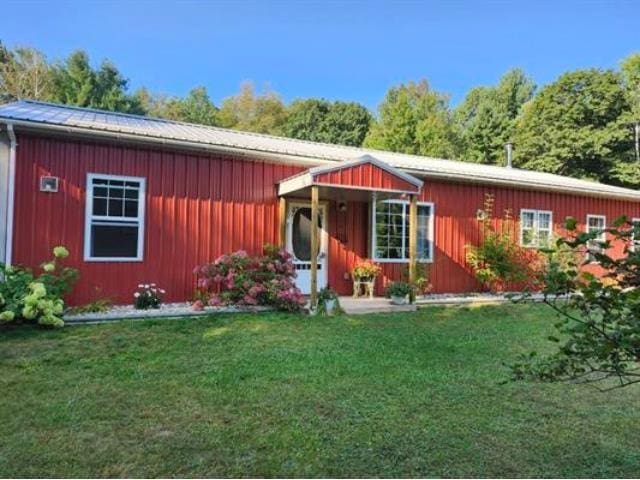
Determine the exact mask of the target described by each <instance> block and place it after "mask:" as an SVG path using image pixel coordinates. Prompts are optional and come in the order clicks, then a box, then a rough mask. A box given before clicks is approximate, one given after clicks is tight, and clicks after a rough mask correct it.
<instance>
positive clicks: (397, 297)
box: [385, 282, 413, 305]
mask: <svg viewBox="0 0 640 480" xmlns="http://www.w3.org/2000/svg"><path fill="white" fill-rule="evenodd" d="M412 291H413V287H412V286H411V285H409V284H408V283H407V282H391V283H390V284H389V285H387V288H386V289H385V294H386V296H387V298H390V299H391V303H393V304H394V305H406V304H407V303H409V295H410V294H411V292H412Z"/></svg>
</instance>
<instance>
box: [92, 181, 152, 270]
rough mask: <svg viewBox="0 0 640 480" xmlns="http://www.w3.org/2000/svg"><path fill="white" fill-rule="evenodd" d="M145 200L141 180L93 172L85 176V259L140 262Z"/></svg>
mask: <svg viewBox="0 0 640 480" xmlns="http://www.w3.org/2000/svg"><path fill="white" fill-rule="evenodd" d="M144 199H145V179H144V178H140V177H121V176H113V175H99V174H93V173H90V174H89V175H88V176H87V204H86V220H85V232H84V259H85V260H88V261H95V262H113V261H117V262H127V261H140V260H142V249H143V245H144Z"/></svg>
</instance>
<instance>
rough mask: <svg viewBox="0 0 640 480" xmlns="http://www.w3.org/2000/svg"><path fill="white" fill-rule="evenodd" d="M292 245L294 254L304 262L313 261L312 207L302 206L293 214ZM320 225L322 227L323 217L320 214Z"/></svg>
mask: <svg viewBox="0 0 640 480" xmlns="http://www.w3.org/2000/svg"><path fill="white" fill-rule="evenodd" d="M291 227H292V231H291V233H292V235H291V245H292V247H293V255H294V256H295V257H296V259H297V260H302V261H303V262H309V261H311V208H310V207H300V208H298V209H297V210H296V212H295V213H294V214H293V222H292V225H291ZM318 227H320V228H322V218H321V217H320V216H318Z"/></svg>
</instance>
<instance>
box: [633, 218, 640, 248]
mask: <svg viewBox="0 0 640 480" xmlns="http://www.w3.org/2000/svg"><path fill="white" fill-rule="evenodd" d="M636 223H638V224H640V217H633V218H632V219H631V229H632V230H633V228H634V224H636ZM638 247H640V239H638V240H634V238H633V233H632V234H631V251H632V252H635V251H636V248H638Z"/></svg>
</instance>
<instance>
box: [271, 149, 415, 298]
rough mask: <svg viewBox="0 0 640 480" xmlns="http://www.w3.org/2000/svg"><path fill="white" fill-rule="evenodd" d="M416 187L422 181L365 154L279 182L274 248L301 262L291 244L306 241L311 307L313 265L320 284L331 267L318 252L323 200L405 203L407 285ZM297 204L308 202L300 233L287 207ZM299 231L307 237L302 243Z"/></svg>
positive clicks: (411, 276) (314, 291)
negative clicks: (277, 236) (277, 233)
mask: <svg viewBox="0 0 640 480" xmlns="http://www.w3.org/2000/svg"><path fill="white" fill-rule="evenodd" d="M422 186H423V182H422V180H420V179H418V178H416V177H414V176H413V175H410V174H408V173H405V172H403V171H401V170H399V169H398V168H395V167H393V166H391V165H389V164H388V163H386V162H382V161H380V160H378V159H376V158H374V157H372V156H371V155H363V156H361V157H359V158H357V159H354V160H352V161H347V162H342V163H340V164H337V165H328V166H319V167H313V168H310V169H308V170H306V171H303V172H301V173H299V174H297V175H294V176H292V177H289V178H286V179H284V180H282V181H281V182H280V183H279V185H278V196H279V198H280V244H281V246H282V247H284V248H287V249H288V250H289V251H290V252H291V253H292V254H293V255H294V260H297V261H302V262H305V261H306V260H307V258H304V259H300V258H298V255H297V254H298V249H296V248H295V245H297V244H299V243H305V241H308V242H309V245H308V247H307V248H303V249H302V250H303V251H304V252H305V253H306V252H307V251H308V252H309V255H308V257H309V258H308V275H309V295H310V298H311V305H312V306H314V305H315V304H316V301H317V294H318V285H319V284H318V278H319V274H318V270H319V265H320V270H321V271H322V269H324V270H325V271H324V272H321V275H320V277H321V278H323V279H325V278H326V275H327V273H326V270H327V269H328V268H331V267H330V259H328V258H327V256H326V251H324V250H323V248H322V245H323V237H326V235H327V232H326V225H327V219H326V213H325V212H326V209H324V208H323V204H324V203H326V202H328V201H334V202H345V204H346V202H349V201H360V202H362V201H366V202H371V201H376V200H381V199H403V200H406V199H408V200H409V249H408V250H409V252H408V253H409V255H408V256H409V282H411V283H413V282H415V280H416V262H417V244H418V232H417V225H418V196H419V195H420V192H421V190H422ZM301 201H305V202H309V203H308V205H309V206H308V207H306V208H307V213H308V217H309V218H308V221H307V222H306V225H307V226H308V230H304V229H301V228H300V219H299V218H294V215H296V214H297V215H298V217H299V216H300V212H299V211H297V210H294V209H291V208H290V207H291V205H292V204H293V205H299V204H300V202H301ZM321 210H322V212H323V214H322V215H321ZM292 212H293V213H292ZM296 212H297V213H296ZM294 223H295V225H294ZM294 227H297V228H294ZM368 228H369V226H368V225H362V229H365V230H366V229H368ZM305 232H308V237H309V238H308V239H307V238H306V237H305ZM305 265H306V264H305ZM299 273H300V271H299ZM305 275H306V273H305ZM322 286H324V285H322Z"/></svg>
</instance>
